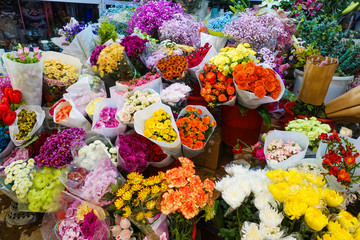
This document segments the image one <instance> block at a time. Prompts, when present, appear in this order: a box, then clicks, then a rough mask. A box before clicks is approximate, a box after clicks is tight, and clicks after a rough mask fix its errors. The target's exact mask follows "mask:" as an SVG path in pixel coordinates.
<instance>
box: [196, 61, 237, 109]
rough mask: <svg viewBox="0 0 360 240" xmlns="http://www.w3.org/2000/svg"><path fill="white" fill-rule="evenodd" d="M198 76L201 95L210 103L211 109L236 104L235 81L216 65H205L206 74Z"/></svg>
mask: <svg viewBox="0 0 360 240" xmlns="http://www.w3.org/2000/svg"><path fill="white" fill-rule="evenodd" d="M198 76H199V84H200V86H201V87H202V88H201V91H200V94H201V96H202V97H203V98H204V99H205V101H207V102H208V103H209V107H211V108H213V107H215V106H216V105H231V106H232V105H234V104H235V100H236V98H235V87H234V82H233V79H232V78H231V77H228V76H225V75H224V74H222V73H221V72H220V71H219V70H218V68H217V67H216V65H210V64H208V63H205V66H204V73H200V74H199V75H198Z"/></svg>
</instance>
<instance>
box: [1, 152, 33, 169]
mask: <svg viewBox="0 0 360 240" xmlns="http://www.w3.org/2000/svg"><path fill="white" fill-rule="evenodd" d="M13 148H14V147H13ZM29 158H30V156H29V151H28V150H27V149H26V148H18V147H15V148H14V149H12V151H11V153H10V154H9V155H7V156H6V157H4V158H3V160H2V161H1V163H0V165H1V166H4V167H6V166H9V165H10V164H11V163H13V162H16V161H18V160H28V159H29Z"/></svg>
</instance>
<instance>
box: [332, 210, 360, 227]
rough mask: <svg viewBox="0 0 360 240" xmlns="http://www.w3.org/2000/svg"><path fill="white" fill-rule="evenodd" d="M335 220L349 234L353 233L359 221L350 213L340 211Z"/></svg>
mask: <svg viewBox="0 0 360 240" xmlns="http://www.w3.org/2000/svg"><path fill="white" fill-rule="evenodd" d="M336 220H337V221H338V222H339V223H340V225H341V227H342V228H344V229H346V230H348V231H349V232H355V230H356V227H357V226H358V224H359V221H358V219H357V218H356V217H354V216H353V215H351V213H349V212H347V211H345V210H341V211H340V213H339V214H338V217H337V218H336Z"/></svg>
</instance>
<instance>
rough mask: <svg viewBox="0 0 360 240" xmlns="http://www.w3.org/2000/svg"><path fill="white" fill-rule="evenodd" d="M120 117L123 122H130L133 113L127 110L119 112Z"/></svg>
mask: <svg viewBox="0 0 360 240" xmlns="http://www.w3.org/2000/svg"><path fill="white" fill-rule="evenodd" d="M118 117H119V119H120V121H122V122H123V123H129V122H130V120H131V115H130V114H129V113H128V112H125V111H120V112H118Z"/></svg>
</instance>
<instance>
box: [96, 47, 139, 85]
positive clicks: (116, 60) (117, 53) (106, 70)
mask: <svg viewBox="0 0 360 240" xmlns="http://www.w3.org/2000/svg"><path fill="white" fill-rule="evenodd" d="M93 69H94V70H95V71H98V72H99V73H100V76H101V77H104V75H105V74H107V75H108V76H109V77H110V79H109V80H105V81H104V82H105V86H106V88H107V89H108V88H109V87H112V86H114V85H115V81H128V80H130V79H133V77H134V76H135V69H134V67H133V65H132V64H131V62H130V60H129V59H128V57H127V56H126V53H125V48H124V47H123V46H121V45H120V43H112V44H111V45H109V46H107V47H105V48H104V49H102V50H101V52H100V54H99V57H98V59H97V61H96V65H94V66H93Z"/></svg>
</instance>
